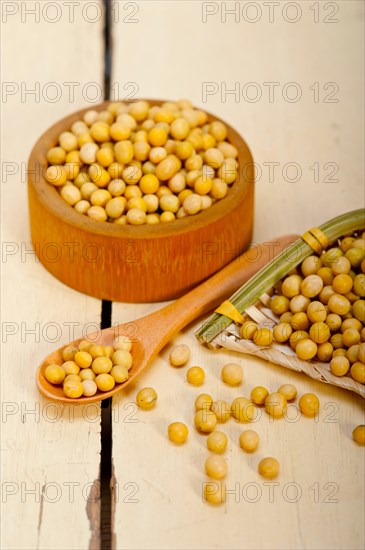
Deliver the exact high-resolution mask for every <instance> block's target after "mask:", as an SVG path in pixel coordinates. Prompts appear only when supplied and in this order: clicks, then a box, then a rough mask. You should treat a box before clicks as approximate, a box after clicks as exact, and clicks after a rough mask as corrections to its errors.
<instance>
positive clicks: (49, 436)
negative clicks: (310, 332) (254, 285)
mask: <svg viewBox="0 0 365 550" xmlns="http://www.w3.org/2000/svg"><path fill="white" fill-rule="evenodd" d="M111 4H112V5H111V8H112V10H111V31H112V36H113V55H112V75H111V85H112V86H111V91H112V94H113V93H114V95H115V96H119V97H120V98H121V99H123V98H126V97H131V96H132V97H165V98H179V97H188V98H190V99H191V100H192V101H193V102H194V103H195V104H196V105H199V106H200V107H202V108H205V109H207V110H208V111H211V112H213V113H215V114H216V115H218V116H220V117H222V118H223V119H225V120H227V122H229V123H230V124H232V125H233V126H234V127H235V128H236V129H237V130H238V131H239V132H240V133H241V134H242V135H243V136H244V137H245V139H246V141H247V142H248V144H249V145H250V147H251V150H252V152H253V155H254V159H255V162H256V170H257V183H256V206H255V231H254V240H255V241H260V240H265V239H268V238H271V237H275V236H276V235H279V234H284V233H288V232H289V233H292V232H301V231H304V230H305V229H308V228H309V227H312V226H313V225H317V224H320V223H321V222H323V221H325V220H326V219H329V218H331V217H332V216H335V215H337V214H340V213H341V212H344V211H347V210H352V209H355V208H358V207H359V206H361V205H363V203H364V187H363V183H364V169H363V167H364V151H363V132H364V107H363V92H364V89H363V87H364V68H363V67H364V53H363V39H364V36H363V35H364V26H363V23H364V5H363V3H362V2H361V1H356V0H354V1H353V0H345V1H341V0H337V1H336V2H323V1H320V2H314V1H313V2H311V1H305V0H304V1H303V0H298V1H297V2H285V1H282V2H261V1H260V2H258V1H257V2H200V1H197V0H195V1H175V0H172V1H170V2H167V1H156V0H137V1H133V2H125V1H119V2H115V1H113V2H111ZM232 9H234V10H235V11H234V13H233V14H232V13H231V14H230V13H228V11H229V10H232ZM32 10H33V12H34V13H31V11H32ZM34 10H35V11H34ZM104 19H105V6H104V5H103V4H102V3H101V2H99V1H97V2H88V1H86V0H81V1H80V2H76V1H72V2H63V1H61V0H57V1H56V2H48V1H47V0H43V1H41V2H33V1H30V0H25V1H21V0H16V1H11V2H8V1H5V0H3V1H2V2H1V26H2V29H1V30H2V49H1V68H2V103H1V115H2V116H1V128H2V182H1V218H2V225H1V228H2V263H1V269H2V310H1V313H2V363H1V364H2V371H1V372H2V418H1V432H2V440H1V453H2V482H1V506H2V548H4V549H33V548H40V549H66V548H67V549H86V548H92V549H97V548H103V549H107V548H110V547H113V548H117V549H118V550H119V549H120V550H121V549H156V550H157V549H162V548H166V549H167V548H181V549H186V548H192V549H196V548H202V549H207V550H208V549H211V548H227V549H228V548H237V549H238V548H242V549H253V548H262V549H264V548H265V549H274V548H275V549H279V548H280V549H283V548H296V549H302V548H308V549H309V548H312V549H322V548H323V549H324V548H326V549H333V548H341V549H348V548H351V549H355V548H356V549H357V548H363V546H364V519H363V518H364V491H363V489H364V483H363V479H364V477H363V476H364V448H360V447H359V446H356V445H355V444H354V442H353V441H352V439H351V432H352V429H353V427H354V426H356V425H358V424H360V423H364V416H363V402H362V400H361V398H359V397H357V396H355V395H352V394H350V393H346V392H345V391H341V390H339V389H335V388H332V387H328V386H326V385H324V384H321V383H319V382H318V383H317V382H314V381H312V380H309V379H306V378H304V377H303V376H300V375H298V374H296V373H292V372H290V371H286V370H285V369H283V368H279V367H274V366H271V365H268V364H266V363H265V362H263V361H261V360H259V359H254V358H247V357H243V356H238V355H235V354H233V353H228V352H225V351H221V352H217V353H213V352H210V351H208V350H206V349H204V348H203V347H201V346H199V345H198V344H197V343H196V341H195V339H194V336H193V332H194V329H196V327H197V326H198V324H199V323H196V324H195V326H190V327H189V328H188V329H187V330H185V331H184V332H183V333H181V334H179V335H177V336H176V339H175V340H174V342H175V343H177V342H179V343H183V342H186V343H187V344H188V345H189V346H190V347H191V349H192V356H193V359H192V362H193V363H195V364H200V365H202V366H203V367H204V368H205V370H206V373H207V377H206V382H205V384H204V391H207V392H208V393H212V395H214V396H216V397H219V398H221V399H227V400H231V399H233V398H234V396H236V395H237V393H238V390H233V389H232V388H228V387H224V386H223V384H222V383H221V381H220V379H219V374H220V369H221V367H222V366H223V365H224V364H225V363H226V362H228V361H231V360H234V361H237V362H239V363H240V364H241V365H242V366H243V368H244V371H245V380H244V384H243V386H242V388H241V390H240V392H241V393H242V394H245V395H248V394H249V393H250V391H251V389H252V387H254V386H255V385H257V384H264V385H265V386H268V387H269V388H271V389H272V390H275V389H276V388H277V387H278V386H279V385H281V384H282V383H284V382H293V383H295V385H296V386H297V387H298V391H299V392H302V393H303V392H305V391H313V392H315V393H316V394H317V395H318V396H319V398H320V400H321V404H322V408H321V413H320V415H319V418H318V420H317V421H313V420H309V419H303V418H302V419H300V420H298V421H297V422H295V421H292V422H289V421H284V420H282V421H277V422H275V423H272V422H270V421H269V420H268V418H267V417H265V416H263V417H262V418H261V419H260V421H259V422H258V423H257V424H256V429H257V431H258V432H259V433H260V436H261V446H260V449H259V450H258V452H257V453H256V454H254V455H252V456H247V455H245V454H244V453H243V452H242V451H241V450H240V449H239V447H238V445H237V439H238V436H239V433H240V431H241V430H242V426H241V425H239V424H237V423H235V422H234V421H233V420H231V421H230V422H229V423H228V424H227V425H225V427H224V430H225V431H226V433H227V434H228V436H229V450H228V451H227V453H226V456H227V460H228V466H229V476H228V477H227V488H228V489H229V491H231V492H230V493H229V494H228V498H227V502H226V504H224V505H222V506H220V507H217V508H215V507H212V506H209V505H207V504H206V503H204V502H202V496H201V495H202V484H203V483H204V482H205V481H206V480H207V478H206V477H205V475H204V471H203V470H204V468H203V465H204V460H205V457H206V456H207V450H206V444H205V438H204V436H201V435H199V434H197V433H196V432H195V430H194V429H193V428H191V430H190V435H189V442H188V443H187V444H186V445H185V446H183V447H181V448H177V447H173V446H172V445H171V444H169V442H168V440H167V438H166V428H167V424H168V423H170V422H171V421H174V420H182V421H185V422H186V423H188V424H189V425H190V426H191V425H192V419H193V402H194V399H195V396H196V394H197V393H199V390H197V389H194V388H193V387H192V386H188V384H187V383H186V381H185V372H184V369H181V370H176V369H172V368H171V367H169V365H168V359H167V358H168V353H169V348H166V349H165V350H164V351H163V353H161V355H160V356H159V357H158V358H157V359H156V360H155V362H154V364H153V366H151V368H150V369H149V370H148V371H147V372H146V373H145V374H144V375H143V376H141V377H140V379H139V380H138V382H136V383H135V384H134V385H133V386H130V387H129V388H128V390H127V391H125V392H124V393H121V394H120V395H119V396H118V397H117V398H115V399H113V404H112V407H113V414H112V425H111V432H110V433H108V431H107V426H106V424H105V418H104V422H103V428H102V429H103V449H101V438H100V433H101V410H100V407H99V406H90V407H87V408H81V407H63V406H59V405H55V404H51V403H50V402H47V401H46V400H44V399H42V398H41V397H40V395H39V394H38V392H37V390H36V387H35V384H34V374H35V369H36V366H37V364H38V363H39V362H40V361H41V359H42V358H43V357H44V356H45V355H47V354H48V353H49V352H50V351H51V350H52V349H53V348H54V347H59V346H60V345H62V344H63V343H65V342H67V341H68V340H71V339H72V338H73V336H74V337H78V336H80V335H81V334H82V333H83V332H85V331H87V330H88V329H89V330H90V327H91V328H92V325H90V323H91V324H93V326H95V323H96V324H98V323H100V318H101V302H100V301H98V300H96V299H93V298H90V297H88V296H83V295H82V294H79V293H77V292H75V291H73V290H71V289H70V288H67V287H65V286H64V285H62V284H61V283H59V282H58V281H57V280H56V279H54V278H53V277H52V276H51V275H50V274H49V273H48V272H46V271H45V269H44V268H43V267H42V266H41V264H40V263H39V262H37V260H36V258H35V255H34V253H33V252H32V249H31V245H30V236H29V227H28V213H27V197H26V161H27V156H28V154H29V152H30V150H31V148H32V145H33V144H34V142H35V140H36V139H37V137H38V136H39V135H40V133H41V132H43V131H44V130H45V129H46V128H47V127H48V126H49V125H51V124H52V123H53V122H55V121H56V120H58V119H60V118H61V117H63V116H64V115H66V114H68V113H71V112H72V111H74V110H76V109H78V108H81V107H84V106H85V105H87V104H90V105H92V103H93V102H94V101H97V100H98V99H101V98H102V94H103V84H104V58H103V56H104V39H103V25H104ZM159 307H160V304H138V305H137V304H120V303H113V304H112V321H113V322H125V321H128V320H132V319H134V318H136V317H139V316H142V315H144V314H146V313H149V312H152V311H154V310H155V309H157V308H159ZM199 322H201V321H199ZM72 331H73V334H72ZM146 385H151V386H153V387H155V388H156V390H157V391H158V394H159V401H158V406H157V407H156V408H155V409H154V410H153V411H150V412H143V411H139V410H137V409H136V406H135V404H134V398H135V394H136V390H137V388H140V387H143V386H146ZM104 416H107V412H106V414H105V415H104ZM108 438H111V440H112V449H111V453H112V454H111V458H112V463H113V477H112V480H111V481H112V484H114V492H113V495H114V496H113V497H112V510H111V511H110V513H109V517H106V516H105V513H106V512H105V509H106V510H107V508H105V506H106V504H105V502H106V503H107V501H108V498H109V496H110V495H109V496H108V494H107V495H106V500H105V475H106V473H107V470H108V456H107V455H105V453H107V452H108V446H107V443H108ZM101 451H102V456H103V465H102V477H103V484H104V485H103V487H104V488H103V491H104V497H103V498H104V504H103V510H104V511H103V514H104V515H103V521H102V525H100V521H99V520H100V498H99V481H98V480H99V478H100V461H101V458H100V457H101V455H100V453H101ZM265 455H273V456H277V457H278V458H279V459H280V462H281V467H282V469H281V473H280V476H279V477H278V479H277V480H276V481H275V482H271V483H267V482H264V481H263V479H262V478H259V476H258V474H257V468H256V465H257V462H258V460H259V459H260V458H261V457H263V456H265ZM108 481H109V480H108V479H107V480H106V483H108ZM106 489H108V487H106ZM106 492H107V493H108V490H107V491H106ZM109 523H111V528H110V529H109V526H108V525H109ZM108 531H111V533H110V532H108ZM101 532H102V536H100V533H101ZM111 539H112V540H111ZM100 541H101V542H100ZM111 544H112V546H111Z"/></svg>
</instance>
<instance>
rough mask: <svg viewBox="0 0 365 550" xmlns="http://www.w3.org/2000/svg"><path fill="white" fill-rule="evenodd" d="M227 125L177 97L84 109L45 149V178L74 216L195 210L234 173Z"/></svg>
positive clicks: (147, 219) (127, 216)
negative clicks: (76, 213) (81, 117)
mask: <svg viewBox="0 0 365 550" xmlns="http://www.w3.org/2000/svg"><path fill="white" fill-rule="evenodd" d="M237 157H238V151H237V148H236V147H235V146H234V145H232V144H231V143H229V142H228V141H227V127H226V125H225V124H224V123H223V122H221V121H219V120H214V121H212V122H209V121H208V115H207V113H205V112H204V111H202V110H200V109H196V108H194V107H193V106H192V104H191V102H190V101H188V100H186V99H183V100H180V101H176V102H170V101H169V102H165V103H162V104H161V106H156V105H154V106H151V105H150V104H149V103H148V102H147V101H144V100H140V101H135V102H131V103H123V102H118V103H110V104H109V105H108V107H107V108H106V109H105V110H104V111H100V112H98V111H96V110H89V111H87V112H86V113H85V115H84V117H83V120H78V121H76V122H74V124H72V126H71V128H69V129H68V130H67V131H64V132H62V133H61V134H60V135H59V137H58V143H57V144H55V146H54V147H52V148H51V149H49V151H48V152H47V163H48V167H47V170H46V180H47V181H48V183H50V184H51V185H53V186H55V187H56V188H57V189H58V191H59V193H60V195H61V197H62V198H63V199H64V200H65V201H66V202H67V203H68V204H69V205H70V206H72V207H73V208H74V209H75V210H76V212H78V213H79V214H84V215H86V216H88V217H90V218H92V219H94V220H97V221H100V222H111V223H114V224H118V225H127V224H128V225H145V224H148V225H154V224H159V223H168V222H171V221H174V220H176V219H180V218H183V217H185V216H194V215H196V214H198V213H199V212H201V211H204V210H206V209H208V208H210V207H211V206H212V205H213V204H214V203H215V202H216V201H219V200H221V199H223V198H224V197H225V196H226V195H227V193H228V192H229V188H230V186H231V185H232V184H233V183H234V182H235V181H236V180H237V176H238V162H237Z"/></svg>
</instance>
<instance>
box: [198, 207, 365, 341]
mask: <svg viewBox="0 0 365 550" xmlns="http://www.w3.org/2000/svg"><path fill="white" fill-rule="evenodd" d="M364 227H365V210H364V209H360V210H354V211H352V212H347V213H346V214H342V215H341V216H337V217H336V218H333V219H332V220H330V221H328V222H326V223H324V224H322V225H320V226H319V228H320V229H321V230H322V232H323V233H324V234H325V235H326V237H327V239H328V241H329V243H333V242H334V241H336V239H338V238H340V237H341V236H343V235H347V234H351V233H353V232H354V231H358V230H360V229H363V228H364ZM311 254H313V249H312V248H311V247H310V246H309V245H308V244H307V243H306V242H305V241H303V239H302V238H299V239H297V240H296V241H295V242H294V243H292V244H291V245H290V246H289V247H288V248H287V249H286V250H284V251H283V252H282V253H281V254H279V255H278V256H277V257H276V258H274V259H273V260H272V261H271V262H269V263H268V264H267V265H266V266H264V267H263V268H262V269H261V270H260V271H258V272H257V273H256V275H254V277H252V278H251V279H250V280H249V281H247V282H246V283H245V284H244V285H243V286H241V288H239V289H238V290H237V291H236V292H235V293H234V294H233V295H232V296H231V297H230V299H229V301H230V302H232V304H233V305H234V306H235V307H236V309H237V310H238V311H239V312H240V313H243V312H244V311H245V309H247V308H248V307H250V306H251V305H253V304H254V303H256V302H257V300H258V299H259V298H260V296H262V294H264V293H265V292H267V291H268V290H270V288H272V287H273V286H274V285H275V284H276V283H277V282H278V281H280V279H282V278H283V277H284V276H285V275H286V274H287V273H288V272H289V271H291V270H292V269H294V268H295V267H296V266H297V265H299V264H300V263H301V262H302V261H303V260H304V259H305V258H307V257H308V256H310V255H311ZM231 323H232V319H229V318H228V317H226V316H225V315H221V314H219V313H214V314H213V315H211V316H210V317H209V319H208V320H207V321H206V322H205V323H204V324H203V325H202V326H201V327H200V329H198V330H197V331H196V332H195V336H196V338H197V339H198V340H199V342H201V343H202V344H209V342H211V341H212V340H213V339H214V338H215V337H216V336H217V335H218V334H219V333H221V332H222V331H223V330H224V329H225V328H227V327H228V325H230V324H231Z"/></svg>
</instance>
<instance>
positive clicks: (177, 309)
mask: <svg viewBox="0 0 365 550" xmlns="http://www.w3.org/2000/svg"><path fill="white" fill-rule="evenodd" d="M296 239H298V235H286V236H283V237H279V238H278V239H275V240H272V241H267V242H265V243H262V244H260V245H258V246H255V247H253V248H251V249H250V250H249V251H246V252H244V253H243V254H242V255H240V256H238V257H237V258H236V259H235V260H233V261H232V262H231V263H229V264H228V265H227V266H226V267H224V268H223V269H221V270H220V271H218V273H216V274H215V275H213V276H212V277H210V278H209V279H207V280H206V281H205V282H204V283H202V284H200V285H199V286H198V287H196V288H194V289H193V290H191V291H190V292H188V293H187V294H185V295H184V296H183V297H182V298H179V299H178V300H176V302H173V303H171V304H169V305H167V306H165V307H164V308H162V309H160V310H158V311H157V312H156V313H153V314H152V315H149V322H150V323H151V325H150V327H151V332H150V334H151V336H152V335H154V336H155V338H156V326H159V329H160V330H159V336H160V335H162V334H163V335H164V336H163V338H161V341H160V338H159V342H158V343H159V344H160V345H158V350H161V349H162V348H163V347H164V346H165V345H166V344H167V342H169V340H171V338H172V336H173V335H174V334H176V333H177V332H179V330H181V329H182V328H184V327H185V326H186V325H188V324H189V323H190V322H191V321H193V320H194V319H197V318H198V317H200V315H203V314H204V313H207V312H209V311H211V310H212V309H214V308H215V307H217V306H218V305H219V304H221V302H223V300H225V299H227V298H228V297H229V296H230V295H231V294H233V292H235V291H236V290H237V289H238V288H239V287H240V286H242V284H243V283H244V282H246V281H247V280H248V279H250V278H251V277H252V276H253V275H255V273H257V271H259V270H260V269H261V268H262V267H263V266H264V265H266V264H267V263H268V262H269V261H270V260H272V259H273V258H274V257H275V256H277V255H278V254H280V252H282V251H283V250H284V249H285V248H287V247H288V246H289V245H290V244H291V243H292V242H294V241H295V240H296ZM145 320H146V321H147V318H145ZM153 329H154V330H153ZM155 343H156V342H155ZM151 344H152V342H151Z"/></svg>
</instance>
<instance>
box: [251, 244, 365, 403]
mask: <svg viewBox="0 0 365 550" xmlns="http://www.w3.org/2000/svg"><path fill="white" fill-rule="evenodd" d="M274 290H275V293H274V294H273V295H272V297H271V301H270V307H271V310H272V312H273V313H274V314H275V315H276V316H277V317H278V318H279V322H278V323H277V324H276V325H275V326H274V328H273V330H271V329H270V328H264V327H259V326H258V325H256V323H254V322H253V321H246V322H245V323H244V324H243V325H242V327H241V336H242V338H245V339H250V340H253V341H254V343H255V344H257V345H259V346H269V345H270V344H271V343H272V342H273V341H276V342H277V343H279V344H284V343H287V344H289V345H290V346H291V348H292V349H293V350H295V353H296V355H297V356H298V357H299V358H300V359H303V360H305V361H309V360H311V359H313V360H318V361H322V362H327V363H329V368H330V370H331V372H332V374H334V375H335V376H351V377H352V378H353V379H354V380H356V382H359V383H360V384H365V300H364V298H365V233H363V234H362V235H359V234H354V235H353V236H347V237H344V238H342V239H341V240H339V241H338V243H337V246H333V247H332V248H329V249H328V250H327V251H326V252H324V253H323V254H322V255H321V256H316V255H312V256H309V257H307V258H306V259H305V260H304V261H303V262H302V263H301V265H300V266H299V267H298V268H297V269H295V270H294V271H292V272H291V273H289V274H288V275H287V276H286V277H285V278H284V279H283V280H282V281H280V282H279V283H278V284H276V285H275V288H274ZM284 395H285V393H284ZM313 406H314V405H313Z"/></svg>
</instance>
